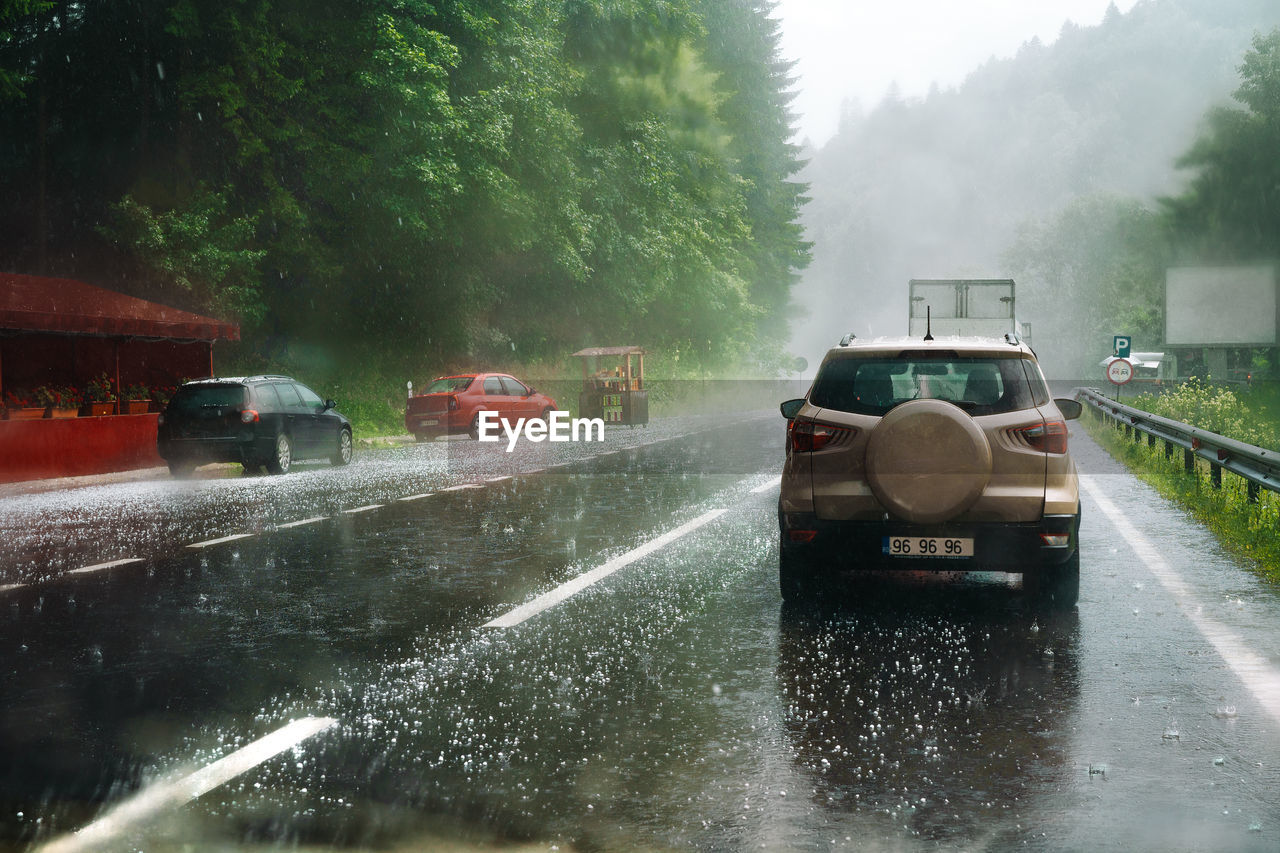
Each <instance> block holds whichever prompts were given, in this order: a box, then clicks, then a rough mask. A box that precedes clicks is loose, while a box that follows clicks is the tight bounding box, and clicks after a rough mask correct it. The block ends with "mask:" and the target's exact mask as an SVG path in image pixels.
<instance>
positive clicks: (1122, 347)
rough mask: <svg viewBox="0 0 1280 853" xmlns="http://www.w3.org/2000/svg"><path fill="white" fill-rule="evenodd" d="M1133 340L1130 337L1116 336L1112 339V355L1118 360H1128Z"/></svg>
mask: <svg viewBox="0 0 1280 853" xmlns="http://www.w3.org/2000/svg"><path fill="white" fill-rule="evenodd" d="M1132 344H1133V339H1132V338H1130V337H1129V336H1128V335H1115V336H1113V337H1112V338H1111V354H1112V355H1114V356H1115V357H1116V358H1128V357H1129V349H1130V347H1131V345H1132Z"/></svg>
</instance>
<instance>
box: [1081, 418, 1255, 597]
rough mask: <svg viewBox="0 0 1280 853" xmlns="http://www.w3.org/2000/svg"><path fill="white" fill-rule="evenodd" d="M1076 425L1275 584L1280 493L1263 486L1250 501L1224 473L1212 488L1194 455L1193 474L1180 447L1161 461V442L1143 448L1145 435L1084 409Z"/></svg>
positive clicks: (1242, 484)
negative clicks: (1133, 435)
mask: <svg viewBox="0 0 1280 853" xmlns="http://www.w3.org/2000/svg"><path fill="white" fill-rule="evenodd" d="M1078 423H1081V424H1083V426H1084V428H1085V430H1086V431H1088V433H1089V435H1091V436H1092V437H1093V438H1094V439H1095V440H1096V441H1097V442H1098V443H1099V444H1100V445H1102V446H1103V447H1104V448H1105V449H1106V450H1107V451H1108V452H1109V453H1110V454H1111V455H1112V456H1114V457H1115V458H1117V459H1118V460H1120V462H1122V463H1123V464H1124V465H1125V467H1127V468H1128V469H1129V470H1130V471H1132V472H1133V473H1134V475H1135V476H1137V477H1138V478H1139V479H1140V480H1142V481H1143V482H1145V483H1148V484H1149V485H1151V486H1152V487H1154V488H1155V489H1156V491H1158V492H1159V493H1160V494H1161V495H1163V496H1164V497H1165V498H1168V499H1169V500H1171V501H1174V502H1175V503H1177V504H1178V505H1179V506H1181V507H1182V508H1183V509H1185V510H1186V511H1187V512H1188V513H1190V514H1191V516H1192V517H1194V518H1195V519H1196V520H1197V521H1199V522H1201V523H1202V524H1204V525H1205V526H1206V527H1208V528H1209V529H1210V530H1212V531H1213V532H1214V534H1215V535H1216V536H1217V537H1218V540H1219V541H1220V542H1221V543H1222V545H1223V547H1224V548H1226V549H1227V550H1228V551H1230V552H1231V553H1233V554H1235V555H1237V556H1239V557H1244V558H1245V559H1247V560H1249V561H1250V562H1251V563H1252V564H1253V565H1254V566H1255V567H1256V569H1257V572H1258V574H1259V575H1261V576H1262V577H1263V578H1264V579H1266V580H1268V581H1271V582H1272V583H1280V494H1277V493H1275V492H1270V491H1267V490H1265V489H1264V490H1262V492H1261V493H1260V494H1259V496H1258V502H1257V503H1256V504H1250V503H1249V501H1248V484H1247V483H1246V481H1245V480H1243V479H1242V478H1240V477H1237V476H1235V475H1233V474H1232V473H1230V472H1229V471H1225V470H1224V471H1223V472H1222V487H1221V488H1217V489H1215V488H1214V487H1213V483H1212V480H1211V478H1210V472H1209V463H1208V462H1206V461H1205V460H1203V459H1198V458H1197V459H1196V465H1195V469H1196V470H1195V473H1189V472H1186V471H1184V470H1183V468H1182V453H1181V452H1180V449H1179V452H1176V453H1175V454H1174V456H1173V458H1172V459H1168V460H1167V459H1165V456H1164V447H1163V443H1162V442H1159V441H1157V442H1156V446H1155V447H1148V446H1147V442H1146V437H1145V436H1143V441H1141V442H1137V441H1134V440H1132V439H1126V438H1125V435H1124V433H1123V431H1121V430H1119V429H1115V428H1112V427H1110V426H1108V425H1107V423H1106V422H1105V421H1102V420H1100V419H1099V418H1097V417H1095V416H1093V415H1091V414H1089V411H1088V409H1087V407H1086V414H1085V416H1084V417H1082V418H1081V419H1080V421H1078Z"/></svg>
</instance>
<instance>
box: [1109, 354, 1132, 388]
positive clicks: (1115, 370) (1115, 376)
mask: <svg viewBox="0 0 1280 853" xmlns="http://www.w3.org/2000/svg"><path fill="white" fill-rule="evenodd" d="M1132 378H1133V365H1132V364H1131V363H1130V362H1129V361H1128V359H1124V358H1117V359H1116V360H1115V361H1113V362H1111V363H1110V364H1108V365H1107V379H1109V380H1111V383H1112V384H1113V385H1124V384H1125V383H1127V382H1128V381H1129V380H1130V379H1132Z"/></svg>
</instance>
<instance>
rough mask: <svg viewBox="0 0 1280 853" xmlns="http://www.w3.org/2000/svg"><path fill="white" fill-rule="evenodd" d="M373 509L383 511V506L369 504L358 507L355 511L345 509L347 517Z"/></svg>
mask: <svg viewBox="0 0 1280 853" xmlns="http://www.w3.org/2000/svg"><path fill="white" fill-rule="evenodd" d="M371 509H382V504H369V505H367V506H358V507H356V508H355V509H344V510H343V512H344V513H346V514H347V515H355V514H356V513H358V512H368V511H369V510H371Z"/></svg>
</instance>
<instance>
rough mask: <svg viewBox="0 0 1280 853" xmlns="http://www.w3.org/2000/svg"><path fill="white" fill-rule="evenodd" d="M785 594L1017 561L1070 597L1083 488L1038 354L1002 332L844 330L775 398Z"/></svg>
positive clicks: (1068, 415) (1018, 569)
mask: <svg viewBox="0 0 1280 853" xmlns="http://www.w3.org/2000/svg"><path fill="white" fill-rule="evenodd" d="M782 414H783V416H784V417H786V418H787V421H788V425H787V460H786V464H785V466H784V467H783V472H782V492H781V496H780V498H779V501H778V524H779V527H780V530H781V546H780V552H779V561H778V575H779V584H780V586H781V588H782V596H783V598H784V599H785V600H788V601H791V600H796V599H803V598H808V597H813V596H815V595H817V594H819V593H821V592H823V591H825V590H828V589H830V588H831V586H832V584H833V583H835V582H836V581H837V579H838V578H839V576H840V574H841V573H842V572H845V571H848V570H851V569H854V570H856V569H886V568H889V569H892V568H901V569H934V570H940V571H1003V572H1015V573H1021V574H1022V578H1023V587H1024V589H1026V590H1028V591H1030V592H1033V593H1035V594H1037V595H1039V596H1043V597H1044V598H1045V599H1047V600H1049V601H1051V602H1052V603H1053V604H1055V605H1057V606H1062V607H1072V606H1074V605H1075V603H1076V599H1077V597H1078V596H1079V591H1080V554H1079V551H1078V550H1077V547H1076V545H1077V533H1078V531H1079V528H1080V492H1079V483H1078V481H1077V478H1076V468H1075V463H1073V462H1072V461H1071V457H1070V455H1069V454H1068V452H1067V425H1066V421H1067V420H1069V419H1072V418H1077V417H1079V416H1080V404H1079V403H1077V402H1076V401H1074V400H1054V399H1052V398H1051V397H1050V395H1049V389H1048V386H1047V385H1046V384H1045V380H1044V376H1043V374H1041V372H1040V366H1039V364H1038V363H1037V361H1036V356H1035V353H1034V352H1032V351H1031V349H1030V348H1029V347H1027V346H1026V345H1025V344H1023V343H1021V342H1019V341H1018V340H1016V339H1015V338H1013V337H1008V338H1006V339H1005V340H996V339H978V338H950V339H944V338H940V339H937V340H924V341H922V340H920V339H910V340H908V339H897V340H888V341H886V340H877V341H873V342H868V343H864V342H860V341H858V342H855V341H852V340H850V339H848V338H846V339H845V341H842V342H841V346H837V347H835V348H833V349H832V350H831V351H830V352H828V353H827V356H826V358H825V359H823V362H822V366H821V367H820V368H819V369H818V374H817V377H816V378H815V379H814V382H813V385H812V386H811V387H810V389H809V395H808V397H807V398H804V399H800V400H788V401H787V402H786V403H783V404H782Z"/></svg>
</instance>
